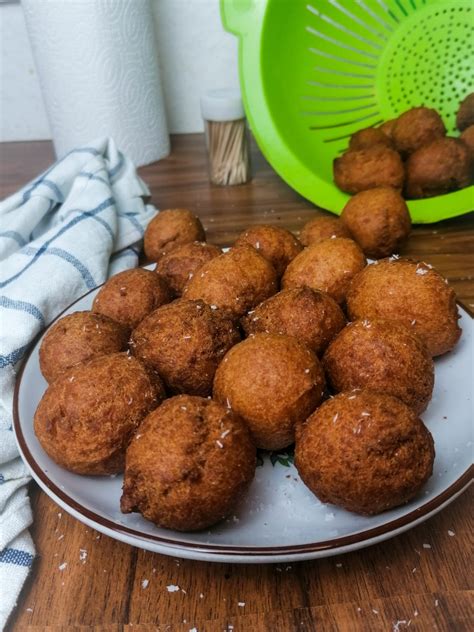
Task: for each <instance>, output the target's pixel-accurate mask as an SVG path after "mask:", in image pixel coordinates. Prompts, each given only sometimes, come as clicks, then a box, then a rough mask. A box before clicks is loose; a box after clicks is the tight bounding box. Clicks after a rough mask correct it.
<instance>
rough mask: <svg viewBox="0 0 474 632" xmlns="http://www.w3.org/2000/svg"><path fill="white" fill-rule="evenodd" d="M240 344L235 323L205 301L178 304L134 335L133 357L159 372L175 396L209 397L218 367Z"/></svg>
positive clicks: (151, 318)
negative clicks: (238, 343)
mask: <svg viewBox="0 0 474 632" xmlns="http://www.w3.org/2000/svg"><path fill="white" fill-rule="evenodd" d="M239 340H240V336H239V332H238V330H237V328H236V327H235V325H234V324H233V323H232V321H231V320H229V319H227V318H225V317H224V315H223V314H221V312H219V311H217V310H213V309H211V308H210V307H209V305H206V303H204V302H203V301H186V300H182V299H181V300H177V301H174V302H173V303H169V304H168V305H163V307H159V308H158V309H156V310H155V311H154V312H152V313H151V314H149V315H148V316H147V317H146V318H145V319H144V320H143V321H142V322H141V323H140V324H139V325H138V327H137V328H136V329H135V330H134V331H133V332H132V338H131V341H130V346H131V348H132V351H133V353H134V354H135V355H136V356H137V357H138V358H140V359H141V360H143V361H144V362H146V363H147V364H149V365H151V366H152V367H153V368H155V369H156V370H157V371H158V373H159V374H160V375H161V377H162V378H163V380H164V381H165V383H166V385H167V386H168V388H169V389H170V391H171V392H172V393H189V394H191V395H202V396H205V395H209V394H210V392H211V388H212V381H213V379H214V373H215V371H216V368H217V365H218V364H219V362H220V361H221V359H222V357H223V356H224V354H225V353H226V352H227V351H228V349H230V347H232V346H233V345H234V344H236V343H237V342H238V341H239Z"/></svg>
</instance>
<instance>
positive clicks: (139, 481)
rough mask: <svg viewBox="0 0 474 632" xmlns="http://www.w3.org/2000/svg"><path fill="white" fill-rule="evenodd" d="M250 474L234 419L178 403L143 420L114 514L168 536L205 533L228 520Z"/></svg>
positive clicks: (251, 457)
mask: <svg viewBox="0 0 474 632" xmlns="http://www.w3.org/2000/svg"><path fill="white" fill-rule="evenodd" d="M255 466H256V456H255V446H254V445H253V443H252V440H251V438H250V433H249V431H248V429H247V427H246V425H245V424H244V423H243V422H242V421H241V420H240V419H239V418H238V417H236V416H235V415H233V414H232V412H231V411H230V410H229V409H227V408H225V407H224V406H221V405H220V404H218V403H217V402H214V401H212V400H210V399H203V398H202V397H192V396H190V395H178V396H177V397H173V398H171V399H168V400H166V401H165V402H164V403H163V404H162V405H161V406H160V407H159V408H157V409H156V410H154V411H153V412H152V413H151V414H150V415H148V417H147V418H146V419H145V421H144V422H143V424H142V425H141V426H140V429H139V431H138V432H137V434H136V435H135V438H134V439H133V440H132V441H131V443H130V446H129V448H128V450H127V459H126V466H125V477H124V486H123V495H122V498H121V500H120V506H121V509H122V512H123V513H130V512H132V511H138V512H140V513H141V514H142V515H143V516H144V517H145V518H147V519H148V520H151V521H152V522H154V523H155V524H157V525H158V526H160V527H164V528H166V529H176V530H178V531H196V530H198V529H205V528H207V527H210V526H211V525H213V524H215V523H216V522H219V521H220V520H222V519H223V518H226V517H227V516H228V515H229V514H231V513H232V511H233V509H234V508H235V506H236V505H237V503H238V502H239V501H240V500H241V499H242V497H243V496H244V494H245V492H246V491H247V489H248V488H249V487H250V483H251V482H252V479H253V477H254V475H255Z"/></svg>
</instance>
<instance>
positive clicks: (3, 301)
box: [0, 296, 46, 327]
mask: <svg viewBox="0 0 474 632" xmlns="http://www.w3.org/2000/svg"><path fill="white" fill-rule="evenodd" d="M0 307H5V308H6V309H15V310H17V311H19V312H26V313H27V314H31V316H33V317H34V318H36V319H37V320H39V321H40V323H41V325H42V326H43V327H44V326H45V325H46V321H45V319H44V316H43V314H42V313H41V312H40V310H39V309H38V308H37V307H36V305H33V303H27V302H26V301H15V300H13V299H11V298H8V296H0Z"/></svg>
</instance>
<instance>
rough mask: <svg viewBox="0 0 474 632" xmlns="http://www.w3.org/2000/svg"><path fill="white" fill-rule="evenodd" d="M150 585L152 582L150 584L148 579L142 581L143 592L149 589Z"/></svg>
mask: <svg viewBox="0 0 474 632" xmlns="http://www.w3.org/2000/svg"><path fill="white" fill-rule="evenodd" d="M149 583H150V582H149V580H148V579H144V580H143V581H142V588H143V590H145V588H148V584H149Z"/></svg>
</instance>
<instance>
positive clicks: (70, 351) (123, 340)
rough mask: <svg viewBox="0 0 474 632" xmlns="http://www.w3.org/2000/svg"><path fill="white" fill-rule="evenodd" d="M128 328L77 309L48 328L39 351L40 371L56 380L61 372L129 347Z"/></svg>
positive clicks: (106, 317)
mask: <svg viewBox="0 0 474 632" xmlns="http://www.w3.org/2000/svg"><path fill="white" fill-rule="evenodd" d="M128 334H129V330H128V329H127V328H126V327H124V326H123V325H121V324H120V323H117V322H115V321H114V320H112V319H111V318H108V316H103V315H102V314H95V313H94V312H74V313H73V314H68V315H67V316H63V317H62V318H60V319H59V320H58V321H56V322H55V323H54V325H53V326H52V327H51V328H50V329H49V330H48V331H47V333H46V335H45V337H44V338H43V342H42V343H41V347H40V350H39V363H40V369H41V373H42V374H43V376H44V379H45V380H46V381H47V382H53V381H54V380H55V379H56V378H57V377H58V376H59V375H61V373H63V372H64V371H66V370H67V369H69V368H71V367H72V366H74V365H75V364H78V363H79V362H85V361H86V360H91V359H92V358H97V357H99V356H102V355H108V354H110V353H117V352H118V351H124V350H125V349H126V348H127V343H128Z"/></svg>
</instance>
